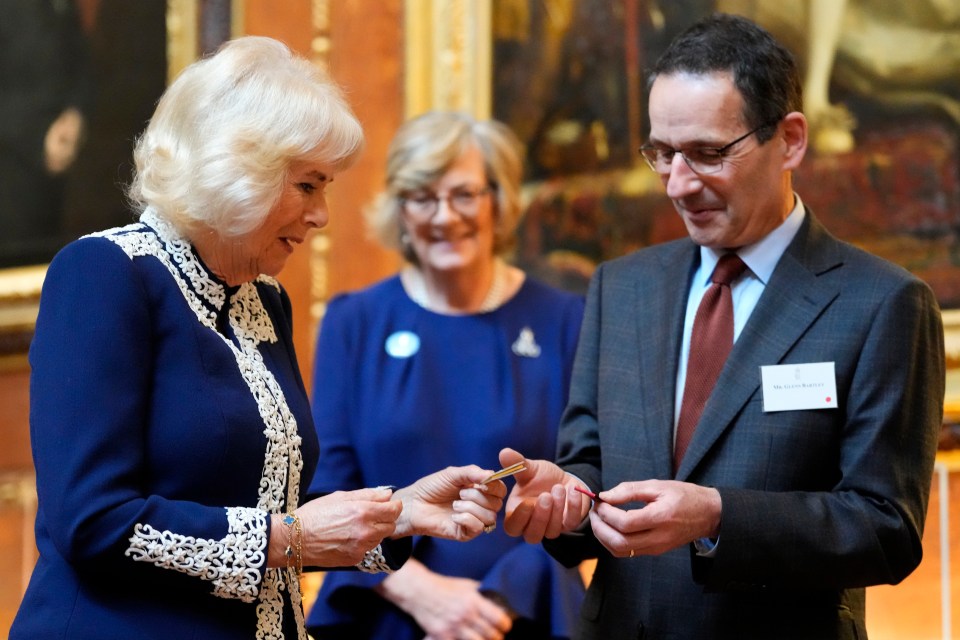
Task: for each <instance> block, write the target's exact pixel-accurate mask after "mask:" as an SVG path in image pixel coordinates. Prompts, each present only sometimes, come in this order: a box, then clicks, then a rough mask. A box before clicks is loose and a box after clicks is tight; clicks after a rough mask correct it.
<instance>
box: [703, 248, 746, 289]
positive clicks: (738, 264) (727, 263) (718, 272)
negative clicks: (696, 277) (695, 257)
mask: <svg viewBox="0 0 960 640" xmlns="http://www.w3.org/2000/svg"><path fill="white" fill-rule="evenodd" d="M746 268H747V265H745V264H744V263H743V260H741V259H740V256H738V255H737V254H735V253H725V254H723V256H722V257H721V258H720V261H719V262H718V263H717V267H716V269H714V270H713V275H712V276H710V281H711V282H714V283H716V284H725V285H727V286H730V283H731V282H733V281H734V280H736V279H737V278H738V277H739V276H740V274H741V273H743V271H744V269H746Z"/></svg>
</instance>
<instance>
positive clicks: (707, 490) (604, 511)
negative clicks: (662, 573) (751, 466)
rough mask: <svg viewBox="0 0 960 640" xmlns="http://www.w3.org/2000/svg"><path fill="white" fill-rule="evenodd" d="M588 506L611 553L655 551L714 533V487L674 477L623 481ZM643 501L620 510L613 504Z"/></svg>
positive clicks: (717, 497)
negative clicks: (596, 502) (631, 507)
mask: <svg viewBox="0 0 960 640" xmlns="http://www.w3.org/2000/svg"><path fill="white" fill-rule="evenodd" d="M599 496H600V497H601V498H602V499H603V502H602V503H599V504H597V507H596V509H593V510H592V511H591V512H590V524H591V526H592V527H593V534H594V536H596V538H597V540H599V541H600V543H601V544H602V545H603V546H604V547H606V548H607V549H608V550H609V551H610V553H611V554H613V555H614V556H616V557H619V558H623V557H632V556H634V555H659V554H661V553H664V552H666V551H670V550H671V549H676V548H677V547H680V546H683V545H686V544H689V543H691V542H693V541H694V540H696V539H698V538H707V537H716V536H718V535H719V533H720V512H721V502H720V493H719V492H718V491H717V490H716V489H713V488H711V487H701V486H700V485H696V484H690V483H689V482H677V481H676V480H644V481H640V482H623V483H621V484H618V485H617V486H616V487H614V488H613V489H610V490H609V491H602V492H600V494H599ZM628 502H641V503H645V504H644V505H643V506H642V507H640V508H636V509H629V510H624V509H621V508H619V507H618V506H617V505H621V504H625V503H628Z"/></svg>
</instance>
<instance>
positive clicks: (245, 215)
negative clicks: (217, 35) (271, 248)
mask: <svg viewBox="0 0 960 640" xmlns="http://www.w3.org/2000/svg"><path fill="white" fill-rule="evenodd" d="M362 148H363V130H362V128H361V126H360V123H359V122H358V121H357V118H356V116H354V114H353V112H352V111H351V110H350V107H349V106H348V105H347V103H346V100H345V99H344V98H343V95H342V93H341V91H340V89H339V87H338V86H337V85H336V84H335V83H334V82H333V81H332V80H331V79H330V78H328V77H327V76H326V74H324V73H323V72H322V71H321V70H320V69H319V68H317V67H315V66H314V65H312V64H311V63H310V62H308V61H307V60H305V59H304V58H302V57H300V56H297V55H296V54H294V53H293V52H292V51H291V50H290V49H289V48H288V47H287V46H286V45H284V44H282V43H280V42H278V41H276V40H273V39H270V38H264V37H257V36H248V37H243V38H238V39H236V40H232V41H230V42H227V43H226V44H224V45H223V46H222V47H220V49H219V50H218V51H217V52H216V54H214V55H213V56H211V57H208V58H205V59H202V60H199V61H197V62H195V63H193V64H192V65H190V66H189V67H187V68H186V69H185V70H184V71H183V72H182V73H181V74H180V75H179V76H178V77H177V78H176V80H174V82H173V83H172V84H171V85H170V87H169V88H168V89H167V90H166V92H165V93H164V94H163V97H162V98H161V99H160V102H159V104H158V105H157V109H156V111H155V112H154V115H153V117H152V119H151V120H150V124H149V125H148V126H147V129H146V131H144V133H143V134H142V135H141V136H140V138H139V140H137V143H136V146H135V148H134V163H135V173H134V178H133V182H132V183H131V185H130V188H129V189H128V196H129V197H130V199H131V200H132V201H133V202H134V203H135V204H136V205H137V206H138V208H139V209H140V210H141V211H142V210H144V209H145V208H147V207H149V208H151V209H153V210H154V211H156V212H157V214H158V215H160V216H161V217H163V218H164V219H166V220H168V221H169V222H171V223H173V224H174V225H175V226H176V227H177V228H178V229H180V230H181V232H184V233H188V232H189V231H190V230H192V229H194V228H196V227H197V226H198V225H205V226H207V227H210V228H213V229H215V230H216V231H217V232H218V233H220V234H222V235H225V236H236V235H240V234H244V233H247V232H249V231H252V230H253V229H256V228H257V227H258V226H259V225H261V224H262V223H263V221H264V219H265V218H266V216H267V214H268V213H269V212H270V209H271V208H272V207H273V205H274V203H275V202H276V201H277V199H278V198H279V196H280V192H281V189H282V188H283V183H284V180H285V178H286V174H287V171H288V169H289V166H290V163H291V162H294V161H301V160H305V161H317V162H322V163H325V164H332V165H333V166H334V168H335V169H337V170H340V169H343V168H346V167H347V166H349V165H350V164H352V163H353V162H354V160H355V159H356V157H357V156H358V155H359V153H360V151H361V150H362Z"/></svg>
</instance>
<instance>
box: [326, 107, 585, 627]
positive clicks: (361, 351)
mask: <svg viewBox="0 0 960 640" xmlns="http://www.w3.org/2000/svg"><path fill="white" fill-rule="evenodd" d="M521 176H522V161H521V155H520V149H519V143H518V142H517V140H516V138H515V136H514V135H513V134H512V133H511V132H510V131H509V130H508V129H507V127H506V126H504V125H503V124H501V123H499V122H495V121H478V120H475V119H473V118H471V117H470V116H467V115H464V114H459V113H448V112H433V113H428V114H425V115H423V116H420V117H418V118H416V119H414V120H411V121H410V122H408V123H406V124H405V125H403V126H402V127H401V129H400V130H399V131H398V133H397V134H396V136H395V138H394V140H393V142H392V145H391V147H390V150H389V156H388V160H387V178H386V189H385V191H384V193H383V194H382V195H381V197H380V199H379V200H378V203H377V206H376V207H375V208H374V210H373V211H372V214H371V222H372V225H373V229H374V230H375V231H376V232H377V235H378V237H379V238H380V239H381V240H382V241H383V242H384V243H385V244H387V246H390V247H393V248H395V249H397V250H398V251H400V252H401V253H402V255H403V257H404V258H405V260H406V265H405V266H404V267H403V269H402V271H401V272H400V273H399V274H397V275H395V276H393V277H391V278H388V279H387V280H384V281H383V282H380V283H377V284H375V285H373V286H372V287H370V288H368V289H365V290H363V291H358V292H355V293H350V294H347V295H343V296H341V297H338V298H336V299H334V300H332V301H331V303H330V305H329V308H328V311H327V314H326V316H325V318H324V321H323V326H322V328H321V330H320V335H319V341H318V346H317V354H316V360H315V366H316V367H317V371H318V372H319V371H326V370H330V369H331V368H336V369H338V370H339V372H340V375H338V376H337V377H336V379H335V380H330V379H327V380H325V381H324V382H323V383H321V384H319V385H317V386H316V388H315V389H314V390H313V403H314V409H313V411H314V418H315V423H316V425H317V430H318V434H319V439H320V443H321V452H320V463H319V466H318V470H317V474H316V475H315V476H314V483H313V486H312V491H314V492H323V491H329V490H332V489H333V488H334V487H350V488H353V487H364V486H374V485H377V484H381V483H384V482H387V480H386V479H387V478H393V480H391V482H401V483H403V482H406V479H408V478H415V477H418V476H419V475H422V473H423V472H424V471H425V470H427V469H430V468H432V467H434V466H435V465H436V464H437V463H438V462H443V463H445V464H461V463H465V462H466V461H468V460H469V461H475V462H478V463H484V462H485V461H487V460H490V461H491V462H490V464H495V463H496V460H497V453H498V451H499V450H500V449H501V448H502V447H504V446H513V447H515V448H517V449H519V450H524V447H530V448H533V449H536V450H537V451H539V452H540V453H541V455H543V456H546V457H550V458H552V457H553V455H554V448H555V442H556V435H555V434H556V427H557V424H558V422H559V419H560V414H561V412H562V410H563V407H564V403H565V402H566V399H567V387H568V379H569V374H570V369H571V366H572V362H573V355H574V351H575V348H576V343H577V337H578V333H579V328H580V319H581V316H582V313H583V302H582V300H581V298H580V297H579V296H574V295H572V294H569V293H565V292H561V291H558V290H556V289H553V288H550V287H547V286H546V285H544V284H541V283H539V282H536V281H534V280H532V279H530V278H528V277H526V275H525V274H524V273H523V272H522V271H521V270H519V269H517V268H516V267H513V266H510V265H509V264H508V263H507V262H506V261H505V260H504V257H503V256H505V255H506V254H507V253H508V252H509V250H510V249H511V248H512V246H513V243H514V231H515V229H516V227H517V223H518V219H519V216H520V202H519V200H520V198H519V190H520V182H521ZM582 593H583V585H582V582H581V580H580V577H579V575H578V574H577V572H576V570H573V569H565V568H563V567H562V566H560V565H559V564H558V563H556V562H555V561H553V560H552V559H550V558H549V556H548V555H547V554H546V553H545V552H544V551H543V549H542V548H541V547H539V546H534V545H527V544H525V543H523V542H522V541H518V540H517V539H514V538H510V537H508V536H506V535H505V534H503V532H502V530H501V529H499V528H492V527H491V531H490V532H489V533H488V534H487V535H484V536H481V537H479V538H477V539H476V540H474V541H472V542H470V543H467V544H465V545H458V546H453V545H449V544H446V543H445V542H443V541H439V540H430V539H425V538H418V539H415V540H414V549H413V557H412V558H411V559H410V560H409V561H408V562H407V564H406V565H405V566H404V567H403V568H402V569H401V570H399V571H397V572H396V573H394V574H392V575H390V576H389V577H388V578H386V579H383V577H382V576H368V575H359V574H351V575H346V574H342V573H341V574H337V575H329V576H327V577H326V578H325V580H324V583H323V586H322V589H321V592H320V594H319V599H318V600H317V603H316V605H315V606H314V609H313V611H312V612H311V614H310V616H309V619H308V627H309V628H310V630H311V633H312V634H313V635H314V637H315V638H317V639H318V640H320V639H323V638H374V639H383V640H387V639H389V640H404V639H406V638H423V637H425V636H426V637H429V638H437V639H439V638H503V637H509V638H534V639H535V638H564V637H569V635H570V633H571V631H572V627H571V622H572V620H573V619H574V618H575V617H576V613H577V611H578V609H579V604H580V600H581V597H582Z"/></svg>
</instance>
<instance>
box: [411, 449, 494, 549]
mask: <svg viewBox="0 0 960 640" xmlns="http://www.w3.org/2000/svg"><path fill="white" fill-rule="evenodd" d="M490 473H491V472H490V471H488V470H484V469H481V468H480V467H478V466H476V465H470V466H467V467H447V468H446V469H443V470H442V471H437V472H436V473H432V474H430V475H428V476H425V477H423V478H421V479H419V480H417V481H416V482H414V483H413V484H412V485H410V486H409V487H404V488H403V489H398V490H397V491H395V492H394V494H393V498H394V500H399V501H401V502H402V503H403V512H402V513H401V514H400V517H399V518H398V519H397V528H396V531H395V532H394V537H402V536H410V535H427V536H434V537H437V538H448V539H451V540H459V541H461V542H463V541H465V540H472V539H474V538H476V537H477V536H478V535H480V534H481V533H483V530H484V527H488V526H491V527H492V526H496V523H497V512H498V511H500V508H501V507H502V506H503V498H504V496H506V495H507V486H506V485H505V484H503V482H502V481H500V480H496V481H494V482H491V483H489V484H486V485H481V484H480V482H482V481H483V479H484V478H486V477H487V476H489V475H490Z"/></svg>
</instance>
